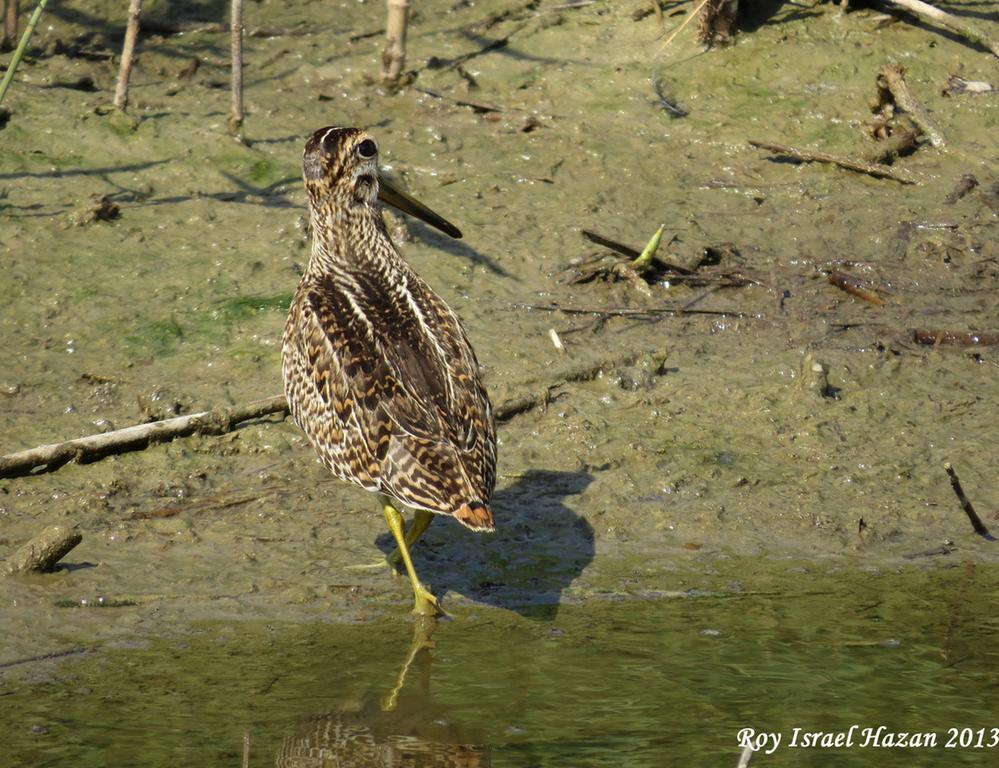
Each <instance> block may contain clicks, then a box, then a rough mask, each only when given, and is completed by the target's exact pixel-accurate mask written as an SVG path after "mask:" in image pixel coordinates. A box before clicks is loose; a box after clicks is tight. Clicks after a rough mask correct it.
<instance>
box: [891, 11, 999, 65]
mask: <svg viewBox="0 0 999 768" xmlns="http://www.w3.org/2000/svg"><path fill="white" fill-rule="evenodd" d="M886 2H888V4H889V5H897V6H898V7H899V8H905V10H907V11H911V12H912V13H914V14H916V15H917V16H919V17H920V18H922V19H929V20H930V21H935V22H936V23H937V24H941V25H943V26H945V27H947V28H948V29H951V30H953V31H954V32H957V33H958V34H959V35H961V36H962V37H964V38H966V39H968V40H970V41H971V42H973V43H976V44H978V45H981V46H984V47H985V48H988V49H989V50H990V51H992V53H993V55H995V56H999V43H997V42H996V41H995V40H992V39H991V38H990V37H989V36H988V35H986V34H985V33H984V32H981V31H980V30H978V29H976V28H975V27H973V26H971V25H970V24H969V23H968V22H966V21H965V20H964V19H961V18H958V17H957V16H953V15H951V14H949V13H947V12H946V11H941V10H940V9H939V8H937V7H936V6H933V5H930V4H929V3H924V2H922V0H886Z"/></svg>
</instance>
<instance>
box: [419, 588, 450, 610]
mask: <svg viewBox="0 0 999 768" xmlns="http://www.w3.org/2000/svg"><path fill="white" fill-rule="evenodd" d="M413 595H414V597H415V598H416V603H415V605H414V606H413V613H415V614H416V615H417V616H448V615H449V614H448V612H447V611H445V610H444V609H443V608H441V604H440V602H438V600H437V598H436V597H434V594H433V593H432V592H431V591H430V589H429V588H428V587H425V586H424V585H423V584H418V585H416V586H415V587H413Z"/></svg>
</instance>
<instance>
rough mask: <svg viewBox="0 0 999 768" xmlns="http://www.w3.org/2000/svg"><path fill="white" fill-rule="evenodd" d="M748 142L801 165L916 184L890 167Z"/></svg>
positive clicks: (826, 153)
mask: <svg viewBox="0 0 999 768" xmlns="http://www.w3.org/2000/svg"><path fill="white" fill-rule="evenodd" d="M748 141H749V143H750V144H751V145H752V146H754V147H757V148H759V149H766V150H768V151H770V152H775V153H777V154H779V155H786V156H788V157H791V158H794V159H795V160H800V161H801V162H803V163H813V162H814V163H831V164H833V165H838V166H839V167H840V168H845V169H846V170H848V171H857V172H858V173H866V174H867V175H868V176H874V177H875V178H877V179H892V180H893V181H898V182H900V183H902V184H915V183H916V180H915V179H913V178H912V177H911V176H909V174H907V173H904V172H902V171H896V170H894V169H893V168H891V167H890V166H887V165H881V164H880V163H868V162H864V161H863V160H855V159H853V158H852V157H842V156H840V155H830V154H829V153H828V152H817V151H813V150H809V149H798V148H797V147H789V146H787V145H786V144H775V143H773V142H770V141H755V140H753V139H748Z"/></svg>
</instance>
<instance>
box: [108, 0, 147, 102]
mask: <svg viewBox="0 0 999 768" xmlns="http://www.w3.org/2000/svg"><path fill="white" fill-rule="evenodd" d="M141 13H142V0H130V2H129V5H128V25H127V26H126V27H125V45H124V46H123V47H122V49H121V67H119V69H118V85H117V86H116V87H115V89H114V105H115V107H117V108H118V109H120V110H121V111H122V112H124V111H125V108H126V107H128V79H129V78H130V77H131V76H132V65H133V64H134V63H135V42H136V40H138V39H139V16H140V14H141Z"/></svg>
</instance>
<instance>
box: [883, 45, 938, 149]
mask: <svg viewBox="0 0 999 768" xmlns="http://www.w3.org/2000/svg"><path fill="white" fill-rule="evenodd" d="M878 88H879V89H880V90H881V91H882V92H884V91H887V92H888V93H890V94H891V98H892V100H893V101H894V102H895V105H896V106H897V107H900V108H901V109H902V110H903V111H904V112H906V113H907V114H908V115H909V117H911V118H912V122H914V123H915V124H916V125H917V126H919V129H920V130H921V131H922V132H923V133H924V134H926V138H927V139H929V140H930V144H932V145H933V146H934V147H936V148H937V149H942V148H943V147H944V146H945V143H944V138H943V134H942V133H941V132H940V129H939V128H937V125H936V123H935V122H934V121H933V118H931V117H930V113H929V112H927V111H926V107H924V106H923V105H922V104H920V103H919V100H918V99H916V97H915V96H914V95H913V93H912V90H911V89H910V88H909V84H908V83H907V82H905V67H903V66H902V65H901V64H886V65H885V66H883V67H882V68H881V71H880V72H879V73H878ZM882 103H883V102H882Z"/></svg>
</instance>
